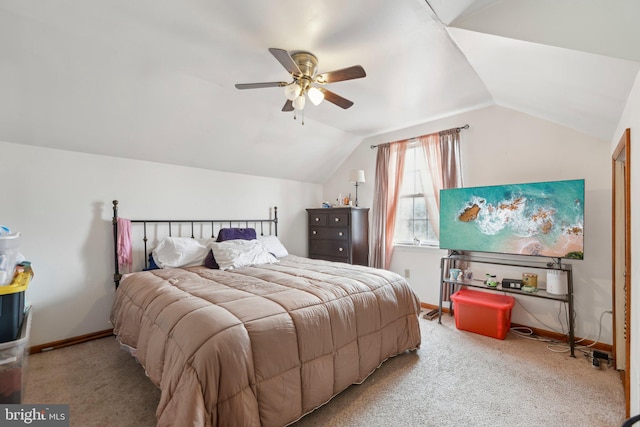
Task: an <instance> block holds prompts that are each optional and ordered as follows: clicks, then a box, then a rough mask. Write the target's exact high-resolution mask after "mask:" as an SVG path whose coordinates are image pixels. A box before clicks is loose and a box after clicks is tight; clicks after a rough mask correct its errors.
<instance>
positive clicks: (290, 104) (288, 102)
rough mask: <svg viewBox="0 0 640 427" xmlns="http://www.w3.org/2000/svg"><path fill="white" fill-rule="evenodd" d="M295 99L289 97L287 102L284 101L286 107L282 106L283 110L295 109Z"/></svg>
mask: <svg viewBox="0 0 640 427" xmlns="http://www.w3.org/2000/svg"><path fill="white" fill-rule="evenodd" d="M293 110H294V108H293V101H289V100H288V99H287V102H285V103H284V107H282V111H293Z"/></svg>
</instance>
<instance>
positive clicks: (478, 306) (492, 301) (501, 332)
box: [451, 289, 515, 340]
mask: <svg viewBox="0 0 640 427" xmlns="http://www.w3.org/2000/svg"><path fill="white" fill-rule="evenodd" d="M451 300H452V301H453V304H454V306H453V310H454V311H453V313H454V317H455V320H456V328H458V329H462V330H465V331H469V332H475V333H476V334H481V335H485V336H488V337H492V338H497V339H500V340H503V339H505V338H506V336H507V333H508V332H509V328H510V327H511V309H512V308H513V305H514V304H515V299H514V298H513V297H510V296H507V295H498V294H493V293H488V292H478V291H472V290H470V289H461V290H459V291H458V292H456V293H455V294H453V295H451Z"/></svg>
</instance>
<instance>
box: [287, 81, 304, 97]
mask: <svg viewBox="0 0 640 427" xmlns="http://www.w3.org/2000/svg"><path fill="white" fill-rule="evenodd" d="M300 92H302V88H301V87H300V85H299V84H298V83H296V82H294V83H291V84H289V85H286V86H285V87H284V96H286V97H287V99H288V100H289V101H293V100H294V99H296V98H297V97H298V96H299V95H300Z"/></svg>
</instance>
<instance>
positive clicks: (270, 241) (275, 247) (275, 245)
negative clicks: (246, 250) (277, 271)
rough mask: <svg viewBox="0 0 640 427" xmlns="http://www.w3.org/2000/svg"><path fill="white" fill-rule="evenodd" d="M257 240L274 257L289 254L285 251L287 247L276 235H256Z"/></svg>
mask: <svg viewBox="0 0 640 427" xmlns="http://www.w3.org/2000/svg"><path fill="white" fill-rule="evenodd" d="M258 241H259V242H260V243H262V246H264V247H265V248H266V249H267V252H270V253H272V254H273V255H274V256H275V257H276V258H282V257H283V256H287V255H289V251H287V248H285V247H284V245H283V244H282V242H280V239H278V236H260V237H258Z"/></svg>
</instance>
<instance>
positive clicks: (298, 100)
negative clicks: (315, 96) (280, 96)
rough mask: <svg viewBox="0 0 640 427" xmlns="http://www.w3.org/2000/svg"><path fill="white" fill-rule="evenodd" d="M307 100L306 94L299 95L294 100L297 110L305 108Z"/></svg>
mask: <svg viewBox="0 0 640 427" xmlns="http://www.w3.org/2000/svg"><path fill="white" fill-rule="evenodd" d="M305 101H306V98H305V97H304V94H302V95H300V96H298V97H297V98H296V99H294V100H293V108H295V109H296V110H303V109H304V104H305Z"/></svg>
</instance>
